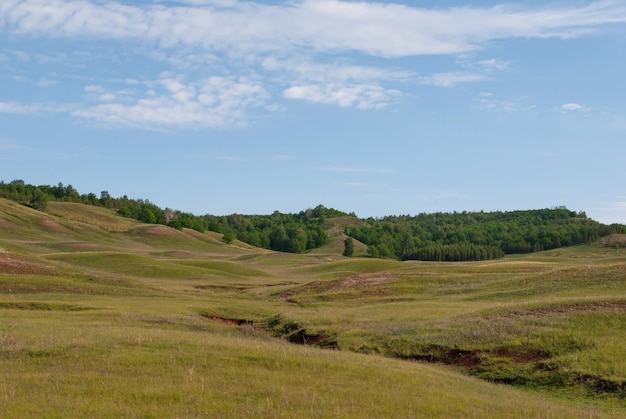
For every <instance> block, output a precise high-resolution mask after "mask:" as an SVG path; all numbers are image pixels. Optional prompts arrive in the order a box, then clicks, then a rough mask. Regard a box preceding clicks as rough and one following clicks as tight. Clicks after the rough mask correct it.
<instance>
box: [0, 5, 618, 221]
mask: <svg viewBox="0 0 626 419" xmlns="http://www.w3.org/2000/svg"><path fill="white" fill-rule="evenodd" d="M625 51H626V2H624V1H623V0H606V1H605V0H600V1H588V0H574V1H564V0H563V1H560V0H557V1H554V2H547V1H530V0H525V1H524V0H520V1H506V2H498V1H487V0H480V1H471V2H470V1H466V2H461V1H456V0H454V1H453V0H440V1H434V0H431V1H400V0H398V1H382V0H381V1H339V0H293V1H275V0H274V1H270V0H267V1H260V0H259V1H239V0H188V1H147V0H144V1H129V0H119V1H109V0H2V1H0V180H3V181H5V182H9V181H12V180H14V179H22V180H24V181H25V182H26V183H31V184H36V185H41V184H45V185H56V184H58V183H59V182H61V183H63V184H64V185H72V186H73V187H74V188H76V189H77V190H78V191H79V192H80V193H90V192H93V193H95V194H97V195H99V194H100V192H101V191H104V190H106V191H108V192H109V193H110V194H111V195H112V196H114V197H121V196H123V195H127V196H128V197H130V198H135V199H138V198H141V199H148V200H150V201H151V202H153V203H155V204H156V205H158V206H160V207H162V208H166V207H168V208H172V209H175V210H180V211H185V212H191V213H194V214H196V215H203V214H214V215H226V214H232V213H240V214H271V213H272V212H274V211H280V212H286V213H288V212H292V213H293V212H299V211H301V210H305V209H307V208H313V207H315V206H317V205H320V204H321V205H324V206H326V207H332V208H335V209H338V210H342V211H345V212H354V213H355V214H356V215H358V216H359V217H382V216H385V215H404V214H409V215H416V214H419V213H432V212H453V211H481V210H482V211H509V210H525V209H539V208H551V207H556V206H566V207H567V208H569V209H570V210H574V211H584V212H586V214H587V215H588V216H589V217H591V218H593V219H595V220H598V221H601V222H604V223H614V222H618V223H626V80H625V78H626V76H625V75H626V53H625Z"/></svg>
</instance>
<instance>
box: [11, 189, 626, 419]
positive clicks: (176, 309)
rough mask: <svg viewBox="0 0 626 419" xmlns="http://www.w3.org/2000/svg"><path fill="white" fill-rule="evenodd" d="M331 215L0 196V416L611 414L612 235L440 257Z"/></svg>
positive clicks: (622, 412)
mask: <svg viewBox="0 0 626 419" xmlns="http://www.w3.org/2000/svg"><path fill="white" fill-rule="evenodd" d="M341 222H342V221H341V220H338V221H337V223H341ZM329 231H331V232H333V233H332V240H331V243H330V244H329V245H327V246H325V247H324V248H321V249H316V250H315V251H312V252H309V253H304V254H287V253H279V252H273V251H269V250H263V249H258V248H254V247H252V246H249V245H246V244H244V243H241V242H238V241H235V242H233V243H232V244H229V245H226V244H225V243H223V242H222V240H221V235H219V234H216V233H212V232H206V233H199V232H197V231H194V230H187V229H183V230H182V231H179V230H175V229H171V228H169V227H165V226H155V225H147V224H142V223H139V222H136V221H133V220H129V219H125V218H122V217H119V216H117V215H116V214H115V213H114V212H113V211H112V210H107V209H105V208H101V207H92V206H86V205H82V204H76V203H62V202H50V203H49V205H48V210H47V212H45V213H44V212H39V211H35V210H33V209H31V208H28V207H25V206H23V205H19V204H17V203H14V202H12V201H8V200H4V199H0V401H1V402H0V416H2V417H7V418H23V417H59V418H61V417H63V418H66V417H252V416H257V417H259V416H260V417H285V418H291V417H293V418H296V417H320V418H331V417H332V418H335V417H342V418H344V417H347V418H351V417H354V418H357V417H358V418H363V417H401V418H406V417H442V418H443V417H446V418H448V417H476V418H483V417H520V418H522V417H523V418H527V417H546V418H547V417H550V418H554V417H563V418H565V417H567V418H575V417H585V418H589V417H598V418H603V417H624V416H626V402H625V398H626V360H625V359H624V356H623V354H624V353H626V344H625V343H624V336H626V248H624V247H623V246H622V247H620V246H613V245H612V243H613V242H619V241H620V240H623V237H612V238H610V239H609V240H604V241H600V242H597V243H593V244H590V245H581V246H575V247H569V248H561V249H556V250H551V251H545V252H538V253H533V254H528V255H522V256H507V257H505V258H503V259H498V260H493V261H482V262H455V263H445V262H418V261H405V262H400V261H395V260H383V259H371V258H367V257H364V256H363V255H364V248H363V247H362V246H361V247H359V245H358V243H357V256H355V257H353V258H347V257H343V256H341V253H342V250H343V248H342V246H341V243H342V239H343V236H342V229H341V228H335V229H333V228H332V226H329Z"/></svg>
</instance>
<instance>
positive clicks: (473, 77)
mask: <svg viewBox="0 0 626 419" xmlns="http://www.w3.org/2000/svg"><path fill="white" fill-rule="evenodd" d="M419 80H420V83H422V84H426V85H430V86H437V87H453V86H455V85H457V84H459V83H471V82H477V81H485V80H488V78H487V77H486V76H484V75H482V74H477V73H462V72H454V71H453V72H447V73H437V74H432V75H430V76H422V77H419Z"/></svg>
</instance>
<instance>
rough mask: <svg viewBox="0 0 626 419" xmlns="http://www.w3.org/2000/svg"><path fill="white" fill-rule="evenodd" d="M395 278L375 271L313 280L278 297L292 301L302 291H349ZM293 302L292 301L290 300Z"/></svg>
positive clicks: (377, 284)
mask: <svg viewBox="0 0 626 419" xmlns="http://www.w3.org/2000/svg"><path fill="white" fill-rule="evenodd" d="M396 279H397V276H396V275H394V274H392V273H389V272H382V273H375V274H359V275H354V276H349V277H346V278H341V279H338V280H335V281H313V282H309V283H308V284H305V285H302V286H300V287H296V288H292V289H290V290H287V291H283V292H281V293H280V294H278V297H279V298H282V299H284V300H286V301H292V300H293V299H292V298H291V297H293V296H294V295H297V294H302V293H304V292H307V291H310V290H315V291H317V292H319V293H332V292H342V291H349V290H353V289H360V288H367V287H377V286H379V285H383V284H386V283H389V282H392V281H394V280H396ZM292 302H293V301H292Z"/></svg>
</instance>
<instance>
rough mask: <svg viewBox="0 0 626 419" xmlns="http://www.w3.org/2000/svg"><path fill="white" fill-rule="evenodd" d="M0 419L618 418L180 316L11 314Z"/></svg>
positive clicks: (1, 351)
mask: <svg viewBox="0 0 626 419" xmlns="http://www.w3.org/2000/svg"><path fill="white" fill-rule="evenodd" d="M2 314H3V316H4V318H5V319H6V320H7V322H6V323H5V324H4V325H3V330H2V333H1V334H0V343H1V346H0V371H2V373H1V374H0V399H3V403H1V404H0V414H1V415H2V416H3V417H11V418H13V417H15V418H17V417H33V416H38V417H120V416H122V417H123V416H130V417H138V416H139V417H146V416H149V417H207V416H209V417H224V416H227V417H251V416H261V417H294V418H295V417H354V418H356V417H504V416H506V417H610V416H612V415H613V414H612V411H613V410H615V413H614V416H615V417H617V416H618V414H619V410H617V409H618V407H617V406H615V405H613V404H610V403H609V404H606V405H604V406H600V405H597V406H594V405H592V404H589V403H581V402H572V401H567V400H558V399H555V398H554V397H551V396H542V395H540V394H538V393H533V392H528V391H521V390H515V389H512V388H508V387H504V386H499V385H493V384H489V383H486V382H482V381H479V380H477V379H473V378H469V377H464V376H462V375H460V374H458V373H455V372H453V371H451V370H447V369H442V368H437V367H433V366H429V365H424V364H420V363H409V362H406V361H398V360H393V359H385V358H380V357H378V356H368V355H359V354H354V353H348V352H341V351H328V350H321V349H316V348H310V347H302V346H294V345H289V344H287V343H285V342H282V341H276V340H273V339H269V338H267V337H265V336H263V335H259V334H258V333H256V332H254V331H253V330H251V331H246V329H245V328H237V329H234V330H231V329H225V328H222V327H221V326H215V325H212V324H209V323H208V321H203V320H198V319H196V318H193V317H186V316H183V315H174V314H172V315H170V316H156V315H152V316H150V315H148V314H131V313H127V312H123V311H121V307H116V308H114V309H109V310H106V311H105V310H100V311H98V310H91V311H81V312H68V311H61V310H57V311H41V310H33V311H25V310H13V309H4V310H3V311H2Z"/></svg>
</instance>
